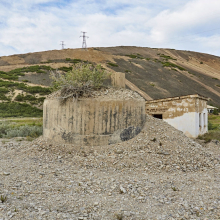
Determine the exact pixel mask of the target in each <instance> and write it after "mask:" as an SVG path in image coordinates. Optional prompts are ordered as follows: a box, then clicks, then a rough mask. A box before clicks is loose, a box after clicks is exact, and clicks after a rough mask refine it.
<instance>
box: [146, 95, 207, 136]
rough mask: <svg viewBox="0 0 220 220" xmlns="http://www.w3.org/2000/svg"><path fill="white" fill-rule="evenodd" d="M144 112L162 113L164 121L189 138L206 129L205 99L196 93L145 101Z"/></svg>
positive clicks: (200, 133) (204, 131) (151, 113)
mask: <svg viewBox="0 0 220 220" xmlns="http://www.w3.org/2000/svg"><path fill="white" fill-rule="evenodd" d="M146 113H147V114H150V115H153V116H155V115H160V114H162V118H163V120H164V121H166V122H167V123H168V124H170V125H172V126H173V127H175V128H176V129H178V130H180V131H183V132H184V134H185V135H186V136H188V137H191V138H196V137H198V135H202V134H204V133H206V132H207V131H208V112H207V100H206V99H203V98H200V97H199V96H198V95H192V96H183V97H175V98H169V99H161V100H153V101H147V102H146Z"/></svg>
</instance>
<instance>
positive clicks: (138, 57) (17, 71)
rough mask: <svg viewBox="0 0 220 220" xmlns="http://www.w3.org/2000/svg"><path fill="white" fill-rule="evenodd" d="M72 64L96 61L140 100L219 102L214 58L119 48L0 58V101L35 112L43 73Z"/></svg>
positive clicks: (219, 71) (45, 81) (218, 62)
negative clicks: (188, 98) (192, 97)
mask: <svg viewBox="0 0 220 220" xmlns="http://www.w3.org/2000/svg"><path fill="white" fill-rule="evenodd" d="M78 62H88V63H94V64H95V63H101V64H102V65H103V67H105V68H106V69H109V70H111V71H115V72H124V73H125V74H126V79H127V80H126V85H127V86H128V87H129V88H135V87H136V88H139V89H140V90H142V91H143V94H145V98H146V99H159V98H166V97H174V96H181V95H189V94H196V93H198V94H200V95H203V96H206V97H209V98H210V101H209V104H212V105H214V106H219V103H220V57H217V56H213V55H209V54H203V53H196V52H190V51H178V50H172V49H156V48H142V47H125V46H121V47H109V48H89V49H88V50H87V51H83V50H81V49H64V50H54V51H45V52H37V53H28V54H20V55H12V56H4V57H0V79H1V80H0V84H1V88H0V99H1V100H2V101H3V102H8V101H15V102H16V101H17V102H19V103H23V104H24V103H26V104H30V105H31V106H35V107H37V108H41V106H42V103H43V99H44V96H45V95H47V94H48V93H50V91H49V90H48V88H45V87H48V86H49V85H50V83H51V80H50V78H49V70H50V69H51V68H52V69H60V70H62V71H64V72H65V71H68V70H69V69H71V66H72V65H73V64H74V63H78ZM8 81H10V83H9V82H8ZM12 82H13V83H12ZM37 86H41V88H39V87H37ZM22 94H23V95H22Z"/></svg>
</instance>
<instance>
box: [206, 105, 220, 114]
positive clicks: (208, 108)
mask: <svg viewBox="0 0 220 220" xmlns="http://www.w3.org/2000/svg"><path fill="white" fill-rule="evenodd" d="M215 109H218V108H216V107H214V106H211V105H207V110H208V113H213V112H214V110H215Z"/></svg>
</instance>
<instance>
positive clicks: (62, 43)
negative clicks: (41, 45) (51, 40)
mask: <svg viewBox="0 0 220 220" xmlns="http://www.w3.org/2000/svg"><path fill="white" fill-rule="evenodd" d="M60 42H61V44H60V45H61V46H62V50H63V49H64V46H65V44H64V41H60Z"/></svg>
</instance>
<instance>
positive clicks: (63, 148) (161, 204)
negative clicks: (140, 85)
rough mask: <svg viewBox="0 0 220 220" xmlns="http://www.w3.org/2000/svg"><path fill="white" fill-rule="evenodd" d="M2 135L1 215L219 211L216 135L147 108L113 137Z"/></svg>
mask: <svg viewBox="0 0 220 220" xmlns="http://www.w3.org/2000/svg"><path fill="white" fill-rule="evenodd" d="M16 140H17V139H11V140H9V142H5V141H4V140H3V139H2V140H1V142H0V196H2V200H4V197H5V196H6V198H7V199H6V201H4V202H3V203H1V201H0V219H1V220H6V219H74V220H75V219H77V220H78V219H97V220H100V219H116V220H117V219H118V220H120V219H128V220H129V219H133V220H138V219H147V220H148V219H153V220H156V219H157V220H159V219H164V220H167V219H182V220H184V219H204V220H205V219H210V220H212V219H220V143H219V142H218V141H212V142H210V143H209V144H204V143H202V145H200V144H199V143H198V142H195V141H194V140H192V139H190V138H187V137H186V136H185V135H184V134H183V133H182V132H180V131H178V130H176V129H174V128H173V127H171V126H170V125H168V124H167V123H166V122H164V121H161V120H159V119H154V118H152V117H149V116H147V123H146V125H145V127H144V129H143V131H142V132H141V133H140V134H139V135H138V136H136V137H135V138H134V139H132V140H129V141H127V142H123V143H120V144H116V145H108V146H99V147H76V146H73V145H57V144H56V143H53V142H52V141H49V140H45V139H43V138H42V137H40V138H38V139H36V140H34V141H33V142H25V141H16Z"/></svg>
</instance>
